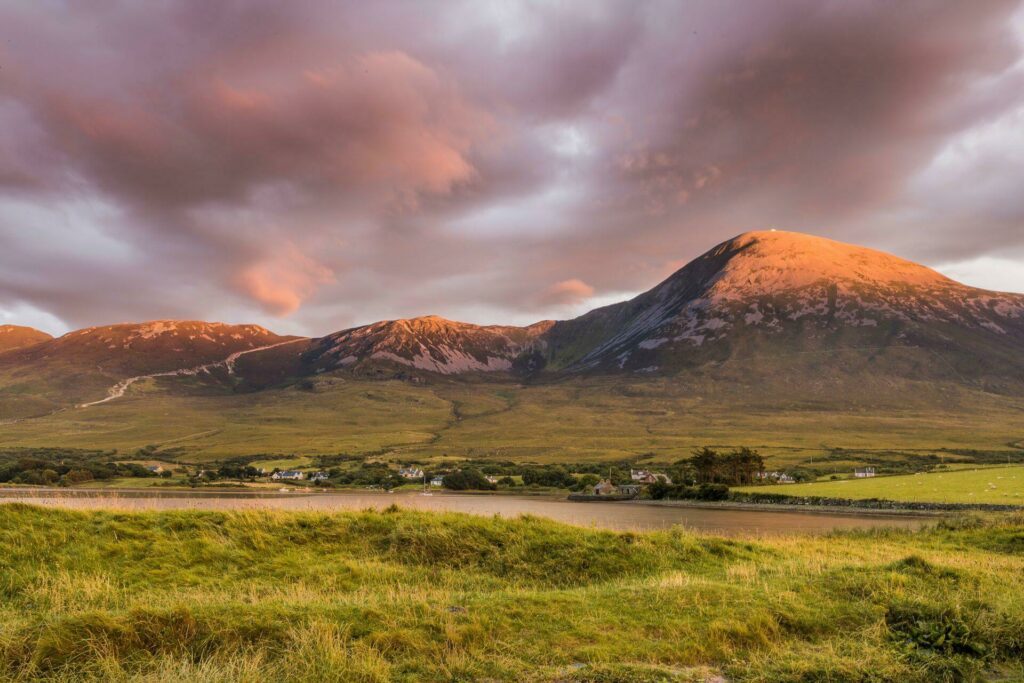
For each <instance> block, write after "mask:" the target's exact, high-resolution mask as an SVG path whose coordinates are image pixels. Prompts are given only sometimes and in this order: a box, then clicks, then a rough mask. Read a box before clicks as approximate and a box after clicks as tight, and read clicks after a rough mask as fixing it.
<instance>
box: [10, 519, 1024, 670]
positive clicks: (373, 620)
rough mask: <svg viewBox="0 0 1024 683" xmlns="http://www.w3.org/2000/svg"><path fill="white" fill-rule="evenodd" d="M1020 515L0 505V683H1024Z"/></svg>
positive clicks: (1023, 565)
mask: <svg viewBox="0 0 1024 683" xmlns="http://www.w3.org/2000/svg"><path fill="white" fill-rule="evenodd" d="M1022 574H1024V517H1021V516H1019V515H1018V516H1007V517H1000V518H992V519H990V520H988V521H978V520H963V521H962V522H961V523H958V524H955V525H946V526H945V527H944V528H938V529H932V530H925V531H920V532H906V531H875V532H872V533H866V532H857V533H842V534H834V535H831V536H826V537H789V538H785V537H779V538H771V539H763V540H756V541H753V540H749V541H748V540H725V539H719V538H713V537H705V536H698V535H693V534H690V533H687V532H683V531H673V532H664V533H652V534H628V533H612V532H602V531H596V530H587V529H581V528H575V527H568V526H562V525H558V524H555V523H553V522H548V521H545V520H541V519H536V518H521V519H516V520H503V519H499V518H481V517H472V516H463V515H455V514H445V515H440V514H425V513H413V512H406V511H399V510H393V511H385V512H364V513H347V514H334V515H327V514H294V513H291V514H285V513H272V512H267V511H260V512H244V513H216V512H191V511H190V512H168V513H115V512H80V511H68V510H51V509H40V508H34V507H29V506H24V505H20V504H11V505H3V506H0V591H2V593H3V601H2V602H0V678H6V679H11V680H27V679H32V680H38V679H44V680H45V679H53V680H103V681H117V680H140V681H141V680H145V681H229V680H230V681H234V680H251V681H256V680H259V681H278V680H280V681H283V680H304V681H392V680H396V681H453V680H454V681H471V680H472V681H476V680H495V681H506V680H508V681H545V680H547V681H556V680H557V681H669V680H680V681H694V680H711V679H712V677H714V676H718V675H724V676H725V677H726V678H727V680H729V681H826V680H827V681H892V680H901V681H905V682H907V683H911V682H913V681H944V680H945V681H959V680H984V679H988V678H990V677H996V676H999V677H1002V678H1001V680H1013V679H1017V677H1019V676H1021V675H1024V669H1022V668H1021V658H1022V656H1024V585H1022V584H1021V582H1020V581H1019V578H1020V576H1021V575H1022Z"/></svg>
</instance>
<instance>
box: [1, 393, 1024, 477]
mask: <svg viewBox="0 0 1024 683" xmlns="http://www.w3.org/2000/svg"><path fill="white" fill-rule="evenodd" d="M759 381H760V380H759ZM765 382H766V384H765V385H764V386H763V387H762V388H761V389H759V390H758V391H751V390H750V387H749V384H744V383H740V382H739V381H736V382H731V381H729V379H728V378H727V377H726V378H723V377H721V376H716V377H715V378H713V379H710V378H709V379H702V378H701V377H699V376H679V377H673V378H661V379H659V378H650V379H647V380H635V379H628V378H625V379H624V378H621V377H614V378H597V377H595V378H577V379H573V380H568V381H560V382H552V383H537V384H516V383H513V382H511V381H502V382H498V381H484V380H477V381H470V380H445V379H443V378H434V379H432V380H431V381H430V382H428V383H426V384H421V385H416V384H411V383H407V382H401V381H396V380H390V381H370V380H365V379H357V378H343V377H323V378H319V379H318V380H317V381H316V382H314V383H312V384H299V385H291V386H283V387H278V388H273V389H268V390H264V391H259V392H249V393H245V392H242V393H232V392H227V391H225V390H223V388H218V387H210V386H205V385H201V384H199V383H196V382H193V381H190V380H186V379H173V380H160V381H149V382H145V383H141V384H140V385H139V386H137V387H133V388H132V390H131V391H130V392H129V394H128V395H126V396H125V397H124V398H122V399H118V400H115V401H111V402H109V403H104V404H101V405H97V406H93V407H90V408H85V409H81V408H74V407H69V408H66V409H64V410H60V411H58V412H55V413H52V414H49V415H44V416H39V417H34V418H28V419H23V420H20V421H17V422H13V423H8V424H5V425H3V429H2V430H0V447H13V446H32V447H42V446H58V447H77V448H91V449H102V450H108V449H117V451H118V453H119V454H124V455H126V456H134V455H135V454H136V453H137V452H138V450H139V449H141V448H145V447H150V446H152V447H153V448H154V450H151V451H149V452H148V453H149V454H148V455H147V457H156V458H160V459H165V460H166V459H170V460H178V461H182V462H197V463H200V462H212V461H216V460H220V459H223V458H227V457H232V456H240V455H260V456H261V458H260V462H262V463H298V462H308V458H309V456H313V455H318V454H334V453H348V454H354V455H364V456H386V457H390V458H406V459H419V460H421V461H430V460H433V459H440V458H445V459H455V458H475V459H492V460H499V459H501V460H513V461H531V462H570V463H571V462H594V461H599V460H616V461H621V460H625V459H635V460H640V459H644V460H647V461H650V462H672V461H675V460H678V459H680V458H685V457H688V456H689V454H690V451H691V450H692V449H693V448H695V447H699V446H704V445H711V446H713V447H716V448H721V449H728V448H732V447H738V446H748V447H752V448H757V449H759V450H760V451H761V452H762V453H763V454H765V455H766V456H768V457H769V465H770V466H772V467H776V468H778V467H786V466H801V465H807V464H811V465H815V464H817V465H818V466H823V463H824V464H825V465H827V466H828V467H829V468H833V469H834V470H835V471H838V472H848V471H849V470H851V469H852V467H853V466H854V465H855V464H856V463H864V462H908V463H909V462H914V461H920V462H924V461H925V460H928V459H930V460H931V461H935V462H938V461H939V457H941V459H942V460H943V461H945V462H947V463H954V462H956V461H958V460H965V461H970V460H972V459H973V458H974V457H975V454H977V453H982V454H985V455H986V456H988V457H991V458H996V459H1001V460H1002V461H1003V462H1005V461H1006V457H1011V458H1014V459H1016V460H1021V459H1024V450H1022V448H1021V444H1022V442H1024V424H1022V422H1021V420H1020V414H1021V410H1024V398H1021V397H1014V396H1003V395H998V394H993V393H987V392H982V391H976V390H971V389H967V388H964V387H961V386H957V385H952V384H951V385H948V386H947V385H937V384H935V383H927V384H915V383H913V382H904V383H902V384H901V383H890V384H887V385H885V386H876V384H875V383H874V381H873V380H871V379H870V378H868V379H865V381H864V382H863V386H858V387H857V388H856V389H855V390H852V389H851V388H850V387H849V386H844V387H843V388H842V390H839V389H836V388H835V387H831V386H829V385H828V384H827V383H826V384H824V385H823V386H821V387H811V388H805V389H803V390H801V391H799V392H798V391H796V390H794V389H793V388H792V387H787V386H786V385H785V384H784V382H782V380H781V379H779V378H775V379H774V380H770V381H769V380H765Z"/></svg>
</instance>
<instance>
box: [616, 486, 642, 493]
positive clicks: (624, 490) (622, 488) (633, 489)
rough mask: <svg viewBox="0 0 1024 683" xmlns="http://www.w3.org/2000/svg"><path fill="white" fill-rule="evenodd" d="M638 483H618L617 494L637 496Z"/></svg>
mask: <svg viewBox="0 0 1024 683" xmlns="http://www.w3.org/2000/svg"><path fill="white" fill-rule="evenodd" d="M641 488H642V487H641V486H640V484H621V485H619V487H618V489H619V495H622V496H638V495H640V489H641Z"/></svg>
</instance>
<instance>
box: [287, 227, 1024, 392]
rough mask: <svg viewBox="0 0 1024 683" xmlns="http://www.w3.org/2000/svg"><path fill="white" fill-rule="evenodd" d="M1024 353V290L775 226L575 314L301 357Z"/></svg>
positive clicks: (624, 361)
mask: <svg viewBox="0 0 1024 683" xmlns="http://www.w3.org/2000/svg"><path fill="white" fill-rule="evenodd" d="M1022 352H1024V295H1019V294H1006V293H998V292H990V291H986V290H981V289H976V288H973V287H968V286H966V285H963V284H960V283H958V282H955V281H953V280H951V279H949V278H947V277H945V276H943V275H941V274H939V273H937V272H935V271H934V270H931V269H930V268H927V267H925V266H922V265H919V264H916V263H913V262H911V261H907V260H905V259H901V258H898V257H896V256H892V255H890V254H886V253H883V252H879V251H875V250H872V249H866V248H863V247H858V246H853V245H849V244H843V243H841V242H836V241H833V240H829V239H825V238H821V237H814V236H811V235H805V234H800V233H793V232H782V231H764V232H749V233H744V234H742V235H739V236H738V237H735V238H733V239H731V240H728V241H726V242H723V243H722V244H719V245H718V246H716V247H714V248H713V249H711V250H710V251H708V252H706V253H705V254H703V255H701V256H700V257H698V258H696V259H694V260H693V261H692V262H690V263H689V264H687V265H686V266H684V267H683V268H681V269H680V270H678V271H677V272H675V273H674V274H672V275H671V276H670V277H669V278H667V279H666V280H665V281H664V282H662V283H661V284H659V285H657V286H656V287H654V288H653V289H651V290H649V291H647V292H645V293H643V294H641V295H639V296H637V297H635V298H634V299H631V300H629V301H625V302H622V303H618V304H613V305H610V306H605V307H603V308H599V309H596V310H594V311H591V312H589V313H587V314H585V315H582V316H580V317H578V318H575V319H572V320H565V321H558V322H551V321H544V322H540V323H537V324H535V325H531V326H529V327H499V326H491V327H481V326H477V325H467V324H465V323H457V322H452V321H448V320H444V319H443V318H438V317H436V316H429V317H426V318H414V319H411V320H392V321H386V322H380V323H375V324H373V325H367V326H364V327H357V328H353V329H349V330H344V331H342V332H338V333H335V334H332V335H329V336H327V337H324V338H322V339H320V340H317V341H315V342H313V344H312V345H311V347H310V350H309V351H307V352H306V354H305V355H304V362H305V363H306V364H307V365H308V367H309V368H311V369H312V371H315V372H323V371H325V370H332V369H333V370H337V369H346V368H347V369H359V368H364V367H365V366H366V365H367V364H370V365H379V364H381V363H382V362H385V363H386V364H392V365H393V364H397V365H401V366H406V367H407V368H409V369H410V370H419V371H429V372H434V373H442V374H461V373H466V372H474V373H475V372H496V371H502V372H509V371H511V372H516V373H529V374H537V373H538V372H539V371H540V370H543V371H544V372H545V373H546V374H551V373H556V372H563V373H565V372H567V373H581V372H590V373H593V372H600V373H617V372H635V373H652V374H673V373H676V372H679V371H681V370H684V369H686V368H696V367H701V366H708V365H709V364H720V363H722V362H725V361H745V362H748V363H752V362H754V361H755V360H756V359H761V362H763V363H768V364H769V365H770V364H771V359H772V358H778V357H780V356H787V357H792V356H796V355H799V354H806V356H807V359H808V362H809V363H812V364H814V365H820V363H821V358H829V357H832V358H835V359H840V358H846V359H857V360H858V361H860V360H866V361H868V362H869V363H870V366H865V365H864V363H861V362H858V363H855V364H854V366H852V367H851V371H856V372H861V371H864V370H866V369H870V370H875V371H878V372H881V373H887V372H894V373H897V374H900V375H902V376H909V377H913V378H928V377H943V378H952V379H959V380H974V379H978V378H982V377H985V378H991V379H994V380H999V378H1000V376H1003V377H1009V378H1010V379H1013V380H1014V381H1020V382H1024V353H1022ZM787 366H788V367H792V363H791V362H790V363H787ZM808 371H809V372H813V371H814V370H813V368H809V369H808Z"/></svg>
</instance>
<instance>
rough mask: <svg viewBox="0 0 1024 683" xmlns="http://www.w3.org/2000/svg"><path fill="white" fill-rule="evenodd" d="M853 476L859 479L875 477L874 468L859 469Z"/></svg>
mask: <svg viewBox="0 0 1024 683" xmlns="http://www.w3.org/2000/svg"><path fill="white" fill-rule="evenodd" d="M853 476H854V477H856V478H857V479H867V478H868V477H873V476H875V468H874V467H859V468H857V469H855V470H854V471H853Z"/></svg>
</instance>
